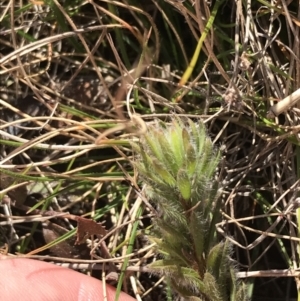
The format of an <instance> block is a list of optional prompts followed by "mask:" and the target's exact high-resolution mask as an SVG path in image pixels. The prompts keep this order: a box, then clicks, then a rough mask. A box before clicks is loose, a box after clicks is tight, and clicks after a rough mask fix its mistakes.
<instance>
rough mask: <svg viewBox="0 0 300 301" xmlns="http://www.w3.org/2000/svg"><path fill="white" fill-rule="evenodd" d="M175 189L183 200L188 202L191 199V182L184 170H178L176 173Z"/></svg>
mask: <svg viewBox="0 0 300 301" xmlns="http://www.w3.org/2000/svg"><path fill="white" fill-rule="evenodd" d="M177 188H178V189H179V191H180V193H181V196H182V198H183V199H184V200H186V201H187V200H189V199H190V197H191V189H192V185H191V181H190V179H189V176H188V174H187V173H186V171H185V170H183V169H180V170H179V171H178V173H177Z"/></svg>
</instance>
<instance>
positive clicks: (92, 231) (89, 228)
mask: <svg viewBox="0 0 300 301" xmlns="http://www.w3.org/2000/svg"><path fill="white" fill-rule="evenodd" d="M76 220H77V239H76V242H75V244H77V245H79V244H82V243H85V241H86V239H87V238H88V237H90V236H92V235H96V236H99V237H103V236H105V235H106V234H107V231H106V229H105V227H104V226H103V225H102V224H101V223H96V222H95V221H93V220H90V219H86V218H83V217H79V216H78V217H77V218H76Z"/></svg>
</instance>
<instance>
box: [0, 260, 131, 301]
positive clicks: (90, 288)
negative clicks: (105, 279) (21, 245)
mask: <svg viewBox="0 0 300 301" xmlns="http://www.w3.org/2000/svg"><path fill="white" fill-rule="evenodd" d="M0 293H1V300H22V301H60V300H64V301H75V300H76V301H87V300H88V301H102V300H103V301H104V300H107V301H113V300H114V298H115V289H114V288H113V287H111V286H109V285H106V299H105V294H104V293H103V285H102V282H101V281H99V280H97V279H95V278H92V277H88V276H86V275H83V274H80V273H78V272H75V271H73V270H70V269H66V268H62V267H59V266H56V265H54V264H50V263H46V262H42V261H37V260H31V259H25V258H13V259H2V260H0ZM134 300H136V299H133V298H132V297H130V296H128V295H126V294H124V293H122V294H121V296H120V298H119V301H134Z"/></svg>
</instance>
